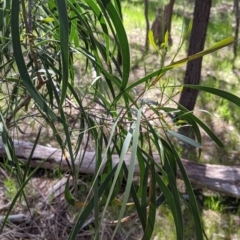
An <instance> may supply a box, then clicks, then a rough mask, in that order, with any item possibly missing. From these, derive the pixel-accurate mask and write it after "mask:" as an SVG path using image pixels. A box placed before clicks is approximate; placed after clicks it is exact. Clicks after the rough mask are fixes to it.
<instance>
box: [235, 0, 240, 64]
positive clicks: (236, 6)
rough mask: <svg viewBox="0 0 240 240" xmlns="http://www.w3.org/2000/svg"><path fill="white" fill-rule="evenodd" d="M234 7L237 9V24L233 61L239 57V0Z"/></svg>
mask: <svg viewBox="0 0 240 240" xmlns="http://www.w3.org/2000/svg"><path fill="white" fill-rule="evenodd" d="M234 9H235V19H236V26H235V41H234V44H233V54H234V58H233V63H234V62H235V60H236V58H237V45H238V33H239V21H240V11H239V2H238V0H234Z"/></svg>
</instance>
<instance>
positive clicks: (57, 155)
mask: <svg viewBox="0 0 240 240" xmlns="http://www.w3.org/2000/svg"><path fill="white" fill-rule="evenodd" d="M32 148H33V144H32V143H30V142H25V141H16V140H15V141H14V149H15V153H16V156H17V157H18V159H19V160H21V161H22V162H24V163H26V162H27V161H28V158H29V156H30V154H31V151H32ZM6 156H7V155H6V152H5V149H4V146H3V142H2V139H1V138H0V157H4V158H5V157H6ZM130 157H131V155H130V154H127V155H126V158H125V162H126V165H127V166H129V164H130ZM154 159H155V161H156V162H158V163H159V164H160V158H159V155H158V154H154ZM118 162H119V156H118V155H112V163H113V166H115V165H116V164H118ZM182 162H183V165H184V167H185V170H186V172H187V174H188V177H189V179H190V181H191V182H192V183H194V184H198V185H199V186H201V187H207V188H209V189H212V190H217V191H219V192H222V193H225V194H227V195H231V196H234V197H237V198H240V167H228V166H222V165H213V164H198V163H195V162H192V161H188V160H186V159H182ZM40 164H41V167H42V168H46V169H56V168H60V169H62V170H68V164H67V162H66V160H65V159H64V158H63V156H62V152H61V150H60V149H56V148H50V147H45V146H41V145H37V147H36V149H35V151H34V153H33V156H32V159H31V161H30V166H31V167H33V168H34V167H37V166H39V165H40ZM75 165H76V167H77V168H78V169H79V172H80V173H84V174H95V153H94V152H86V153H85V155H84V158H83V159H82V154H81V153H79V154H78V155H77V157H76V161H75ZM139 172H140V171H139V166H138V165H136V166H135V171H134V174H135V175H139ZM178 177H179V178H181V177H182V176H181V173H180V171H179V170H178Z"/></svg>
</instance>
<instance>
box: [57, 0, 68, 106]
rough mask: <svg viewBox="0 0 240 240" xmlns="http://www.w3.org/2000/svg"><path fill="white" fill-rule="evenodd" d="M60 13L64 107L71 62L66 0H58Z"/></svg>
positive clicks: (62, 99)
mask: <svg viewBox="0 0 240 240" xmlns="http://www.w3.org/2000/svg"><path fill="white" fill-rule="evenodd" d="M56 4H57V9H58V14H59V27H60V45H61V56H62V74H63V78H62V88H61V90H62V91H61V100H60V106H59V108H60V107H62V105H63V102H64V100H65V97H66V94H67V85H68V64H69V54H68V49H69V30H68V28H69V27H68V25H69V22H68V15H67V5H66V2H65V0H56Z"/></svg>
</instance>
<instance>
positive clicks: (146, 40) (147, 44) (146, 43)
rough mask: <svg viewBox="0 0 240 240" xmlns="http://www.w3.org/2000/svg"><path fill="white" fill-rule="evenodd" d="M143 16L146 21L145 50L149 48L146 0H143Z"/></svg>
mask: <svg viewBox="0 0 240 240" xmlns="http://www.w3.org/2000/svg"><path fill="white" fill-rule="evenodd" d="M144 17H145V21H146V39H145V50H146V51H147V50H148V48H149V43H148V32H149V28H150V24H149V19H148V0H144Z"/></svg>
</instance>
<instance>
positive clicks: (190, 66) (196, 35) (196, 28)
mask: <svg viewBox="0 0 240 240" xmlns="http://www.w3.org/2000/svg"><path fill="white" fill-rule="evenodd" d="M211 3H212V0H196V2H195V8H194V17H193V26H192V32H191V35H190V42H189V48H188V56H190V55H193V54H195V53H198V52H200V51H202V50H203V49H204V43H205V38H206V33H207V26H208V21H209V15H210V9H211ZM201 68H202V58H198V59H196V60H193V61H190V62H188V63H187V70H186V72H185V77H184V84H196V85H198V84H199V83H200V78H201ZM197 95H198V91H197V90H195V89H190V88H184V89H183V91H182V93H181V96H180V100H179V103H180V104H181V105H183V106H184V107H185V108H187V109H188V110H189V111H192V110H193V109H194V106H195V103H196V100H197Z"/></svg>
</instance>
